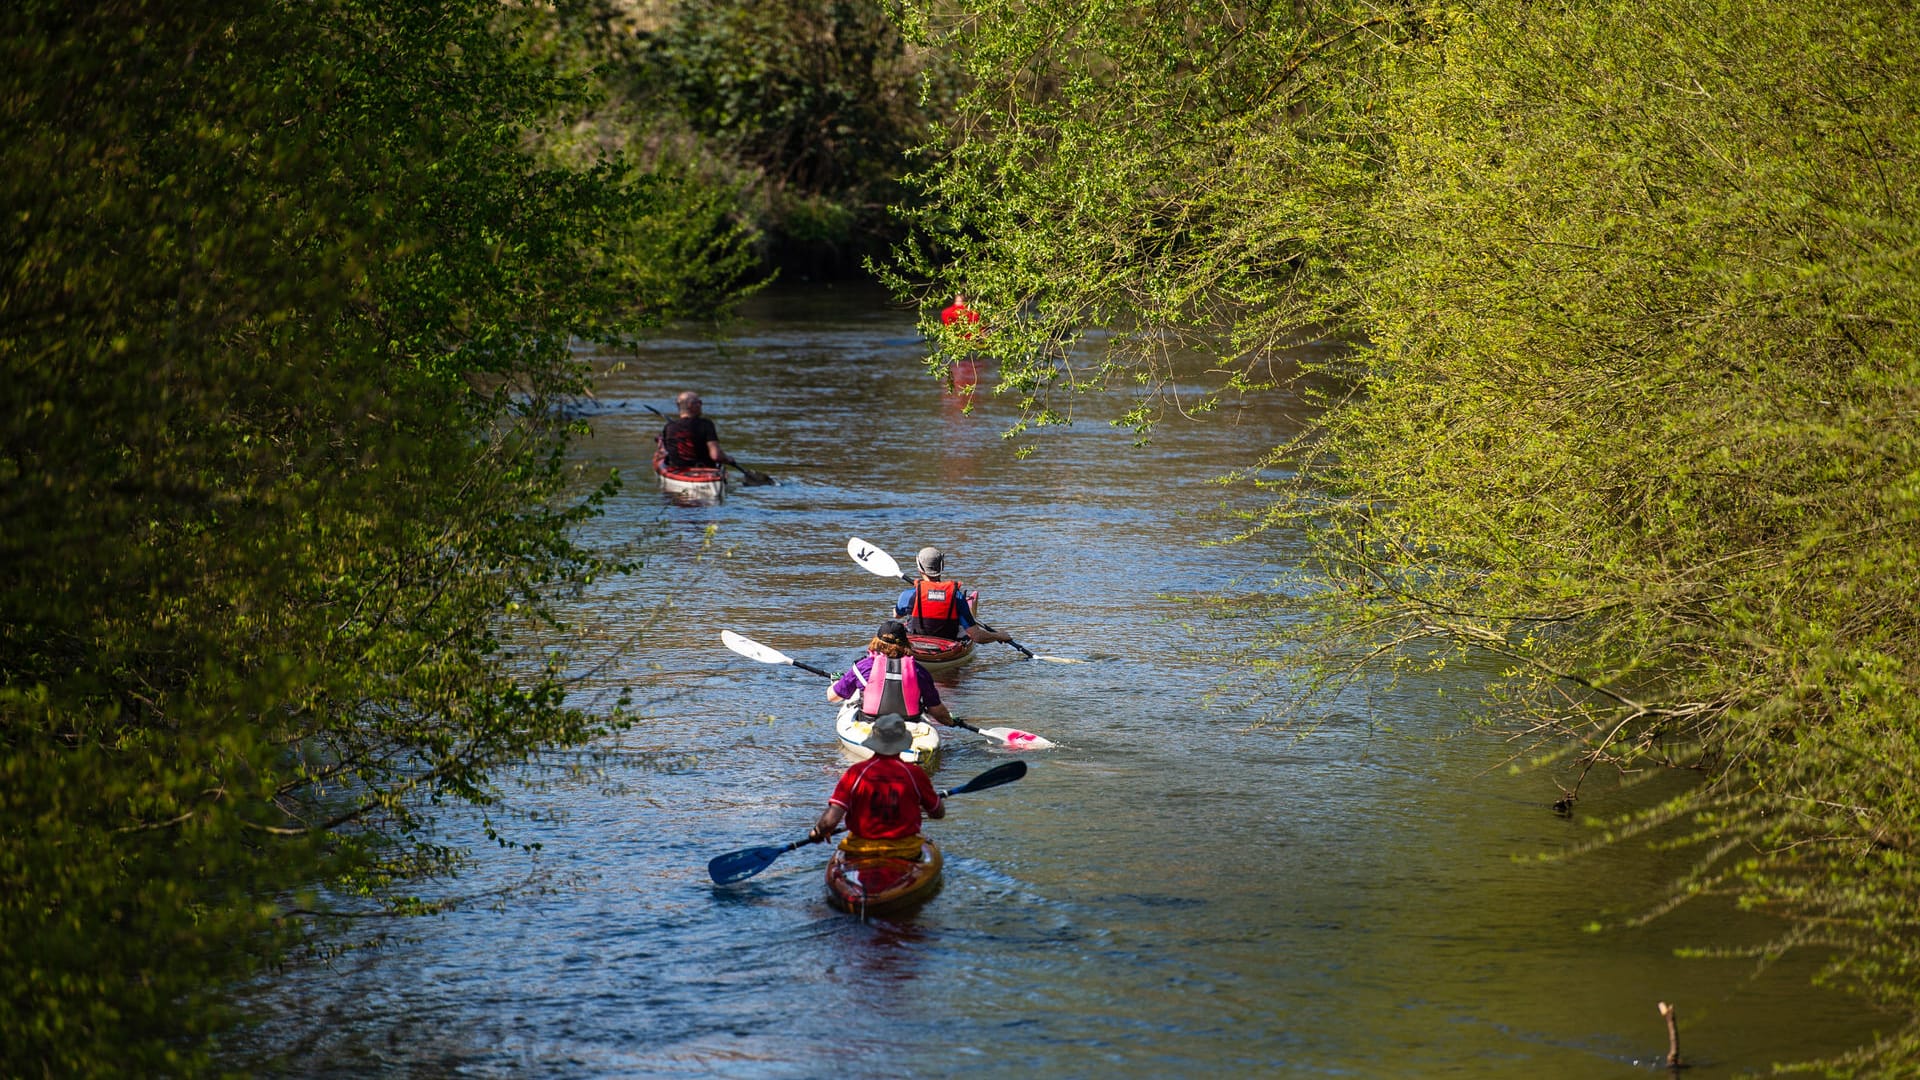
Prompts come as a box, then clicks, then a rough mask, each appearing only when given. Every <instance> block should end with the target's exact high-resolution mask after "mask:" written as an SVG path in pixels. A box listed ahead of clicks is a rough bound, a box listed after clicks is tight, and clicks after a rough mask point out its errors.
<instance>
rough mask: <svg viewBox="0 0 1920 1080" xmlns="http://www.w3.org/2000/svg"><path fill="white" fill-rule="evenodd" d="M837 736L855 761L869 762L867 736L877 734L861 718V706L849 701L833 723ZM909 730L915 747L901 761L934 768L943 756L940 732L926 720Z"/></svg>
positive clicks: (843, 748) (870, 752) (903, 754)
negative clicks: (938, 758) (941, 753)
mask: <svg viewBox="0 0 1920 1080" xmlns="http://www.w3.org/2000/svg"><path fill="white" fill-rule="evenodd" d="M833 730H834V733H835V734H837V735H839V736H840V749H842V750H845V751H846V752H847V753H848V754H850V755H852V757H853V759H854V760H855V761H865V760H866V759H867V758H870V757H872V756H873V751H871V750H869V749H867V747H866V741H867V736H868V735H871V734H873V724H872V723H871V722H870V721H868V720H867V719H866V718H865V717H863V716H861V715H860V704H859V702H857V701H849V702H847V703H846V704H844V705H842V706H840V715H839V716H837V717H835V718H834V721H833ZM907 731H908V733H910V734H911V735H912V736H913V747H912V748H911V749H909V750H907V751H905V752H904V753H902V754H901V755H900V760H901V761H911V762H913V763H914V764H916V765H918V766H920V767H921V768H923V769H928V770H931V769H932V768H933V763H934V758H935V757H936V756H938V755H939V753H940V729H939V728H938V727H937V726H935V725H933V724H929V723H926V722H925V721H913V722H909V723H908V724H907Z"/></svg>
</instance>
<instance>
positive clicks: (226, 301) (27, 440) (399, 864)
mask: <svg viewBox="0 0 1920 1080" xmlns="http://www.w3.org/2000/svg"><path fill="white" fill-rule="evenodd" d="M552 26H553V24H552V22H551V20H550V17H549V16H548V15H547V13H546V12H545V11H544V10H543V9H541V8H538V7H533V8H526V9H522V8H520V7H518V6H515V5H506V6H503V5H500V4H498V3H493V2H483V0H420V2H404V0H403V2H397V3H396V2H391V0H381V2H377V3H376V2H370V0H320V2H317V3H297V4H296V3H283V2H276V0H209V2H207V3H195V4H164V3H146V2H140V0H123V2H107V3H98V4H74V3H66V2H54V0H22V2H21V3H16V4H10V5H7V7H6V8H5V9H4V12H0V46H3V47H4V51H5V55H6V56H7V58H8V60H7V63H6V64H5V65H4V72H0V87H4V89H3V90H0V146H3V147H4V151H0V152H3V153H4V155H5V164H6V168H5V169H4V170H0V207H3V208H4V213H5V216H6V221H7V229H6V232H5V234H4V239H0V250H4V266H5V275H4V279H0V357H4V361H5V366H6V375H7V377H6V379H5V381H4V384H0V418H3V419H0V432H3V433H4V434H3V436H0V440H3V441H0V971H3V972H4V973H5V976H6V977H5V979H4V983H5V987H4V989H0V1048H3V1049H0V1058H4V1061H5V1066H6V1067H5V1069H4V1071H5V1072H7V1073H8V1074H10V1075H11V1074H23V1075H24V1074H38V1073H47V1074H60V1075H66V1074H82V1073H100V1072H112V1073H115V1074H119V1075H125V1074H129V1073H144V1074H152V1073H159V1072H166V1073H184V1072H193V1071H198V1070H199V1069H201V1068H203V1067H205V1066H207V1065H208V1064H209V1063H210V1062H211V1061H212V1058H211V1056H210V1053H211V1050H210V1046H211V1044H210V1043H209V1042H208V1041H207V1037H208V1036H210V1035H212V1034H214V1033H216V1032H217V1031H219V1030H220V1029H221V1027H222V1026H223V1025H224V1024H226V1023H228V1022H229V1021H230V1020H231V1019H232V1018H233V1014H232V1011H231V1009H230V1008H228V1007H227V1005H226V1002H227V1001H228V1000H229V997H230V994H231V991H232V990H233V988H234V986H235V985H236V983H237V980H239V979H242V978H244V977H245V976H247V975H248V974H249V973H251V972H254V971H256V970H258V969H259V968H260V967H261V965H263V964H268V963H271V962H273V961H274V960H275V958H276V957H277V956H279V955H280V949H281V948H282V947H283V946H284V945H285V944H287V943H288V942H289V941H290V940H292V939H293V938H295V937H296V935H298V934H300V933H303V932H304V931H305V930H306V929H307V925H306V924H305V923H304V922H303V920H302V918H300V917H299V916H298V914H297V913H298V912H300V911H302V910H306V911H309V912H314V911H319V912H326V911H341V910H352V909H354V908H355V906H356V905H359V904H364V905H365V906H366V910H377V909H381V908H385V909H389V910H407V909H409V908H410V907H413V906H415V905H413V904H412V902H411V901H409V900H408V898H407V894H406V886H407V883H408V882H409V881H410V880H413V879H414V878H416V877H417V876H418V875H420V874H422V873H429V872H433V871H436V870H439V869H443V868H445V867H447V866H448V865H449V863H450V862H451V861H452V860H454V859H455V858H456V857H457V855H458V851H457V850H456V849H455V848H451V847H444V846H441V845H442V843H443V842H442V841H436V840H434V839H433V838H431V837H430V835H429V833H428V832H427V830H426V828H425V826H426V824H427V822H428V820H429V819H427V818H426V817H424V816H423V815H424V814H425V813H427V812H428V810H429V808H430V807H431V805H432V804H435V803H439V802H443V801H447V800H460V801H464V802H467V803H472V804H477V805H479V806H482V807H485V806H488V805H491V804H492V803H493V801H494V799H495V798H496V795H497V792H496V790H495V788H494V786H493V783H492V780H491V777H492V776H493V773H494V770H496V769H497V768H498V767H499V766H500V765H502V764H505V763H509V762H515V761H519V760H523V759H525V758H526V757H527V756H528V755H530V754H534V753H537V752H538V751H539V750H540V749H542V748H543V747H548V746H553V745H565V744H569V743H575V742H578V741H580V740H582V739H584V738H587V737H588V736H590V735H591V734H592V733H594V732H595V731H597V730H599V729H600V728H601V727H602V726H604V725H605V724H606V723H609V722H618V718H617V716H616V717H612V718H608V717H596V716H593V715H589V714H586V713H583V712H581V711H579V710H576V709H574V708H571V707H569V706H568V704H567V702H566V700H565V695H564V685H563V683H562V681H561V679H560V678H559V671H558V668H557V666H556V665H557V661H550V660H543V659H542V657H541V655H540V654H539V652H538V651H530V650H531V648H532V647H533V646H535V645H536V644H537V643H538V641H539V638H538V637H537V636H529V635H530V634H535V633H537V632H538V631H540V629H541V627H542V626H543V625H546V624H549V623H550V622H551V620H550V619H549V618H548V617H547V615H548V608H547V604H548V602H549V601H550V600H552V599H554V598H556V597H557V596H559V595H561V594H563V593H564V592H565V590H567V589H568V588H570V587H572V586H574V585H577V584H579V583H582V582H585V581H587V580H590V579H591V577H592V576H593V575H595V574H598V573H603V572H607V571H609V570H612V569H617V567H612V566H608V565H606V564H604V563H603V562H602V561H601V560H600V559H598V558H596V557H595V556H594V555H592V554H591V553H588V552H585V551H582V550H579V549H577V548H576V547H574V546H573V544H572V542H571V541H570V540H569V527H570V525H571V524H572V523H573V522H575V521H576V520H578V519H579V518H580V516H581V515H583V514H589V513H592V512H594V510H595V507H596V506H597V504H598V501H599V500H600V499H602V498H604V497H605V495H606V494H607V493H608V492H610V491H611V490H612V489H613V485H614V482H615V481H614V480H613V479H612V478H606V477H602V478H599V479H594V478H583V477H578V476H575V475H573V474H572V473H570V472H569V471H568V470H567V469H566V468H564V467H563V464H562V460H563V459H562V457H561V452H562V449H563V447H564V445H565V442H566V439H567V437H568V435H569V428H568V425H567V423H566V422H565V420H564V419H563V418H562V414H561V413H560V412H558V411H557V410H556V409H555V407H554V406H555V405H556V403H557V402H559V401H560V400H561V399H563V398H564V397H566V396H567V395H569V394H572V393H574V392H576V391H578V390H580V389H581V388H582V386H583V383H582V377H583V376H582V372H581V371H580V369H579V368H578V367H577V366H576V365H575V364H574V363H573V362H572V361H571V360H570V357H569V351H568V348H567V345H568V341H569V337H570V335H572V334H576V333H579V334H596V335H607V334H614V333H618V332H620V331H621V330H622V329H623V328H626V327H631V326H637V325H640V324H641V323H642V322H645V321H648V320H657V319H661V318H665V317H669V316H672V315H675V314H681V313H698V312H699V311H701V310H703V309H704V308H706V307H709V306H711V305H712V304H713V303H714V302H715V301H716V300H718V299H720V298H723V297H724V296H725V295H726V292H727V290H728V288H729V283H730V281H731V280H732V275H733V274H735V273H736V272H737V270H738V268H739V257H740V254H741V253H740V251H739V240H738V236H737V234H735V233H734V232H733V231H731V227H730V226H729V225H728V224H727V222H726V220H725V211H726V209H727V207H726V206H725V204H724V201H723V200H716V199H714V198H713V197H712V196H711V195H710V194H709V193H707V192H704V191H701V190H698V189H696V188H694V187H691V186H689V185H688V184H687V183H685V182H684V181H682V180H678V179H675V178H674V177H673V176H670V175H664V174H661V175H649V174H642V173H638V172H635V171H634V170H632V169H630V168H627V167H624V166H621V165H619V164H618V163H616V162H612V161H607V162H601V163H597V164H590V165H585V166H578V167H568V166H563V165H559V164H555V163H554V162H553V161H552V160H551V159H549V157H548V156H547V155H544V154H542V153H539V152H538V151H539V147H540V146H541V140H540V135H541V132H542V131H543V130H544V129H546V128H547V127H548V125H549V124H550V123H552V122H553V120H554V119H555V118H556V117H559V116H563V115H565V114H567V113H568V112H570V111H576V110H578V109H580V108H584V107H586V106H587V105H588V104H589V103H590V102H591V100H592V93H593V87H592V85H591V84H590V83H588V82H586V81H584V80H583V79H581V78H579V77H577V76H572V75H569V74H567V73H565V72H563V71H560V70H557V69H556V68H554V67H553V66H552V65H551V64H549V63H546V62H543V61H541V60H540V59H539V57H540V56H541V55H545V54H547V53H548V52H550V50H549V49H548V48H547V47H546V45H544V44H543V42H544V41H545V39H546V38H547V37H548V36H550V35H551V33H552V32H553V30H552ZM489 831H490V832H491V829H490V830H489ZM323 887H324V890H323ZM356 898H363V899H356Z"/></svg>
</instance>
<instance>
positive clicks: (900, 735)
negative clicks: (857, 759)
mask: <svg viewBox="0 0 1920 1080" xmlns="http://www.w3.org/2000/svg"><path fill="white" fill-rule="evenodd" d="M860 745H861V746H864V747H866V748H867V749H868V750H871V751H873V752H874V753H876V754H904V753H906V752H907V751H909V750H911V749H913V732H911V731H908V730H907V729H906V728H904V727H902V728H901V729H900V730H899V731H898V732H897V733H895V734H894V735H892V737H888V736H887V735H886V734H884V733H882V732H881V731H880V730H878V729H877V728H876V729H872V730H869V731H868V732H867V737H866V738H865V739H863V740H861V742H860Z"/></svg>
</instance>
